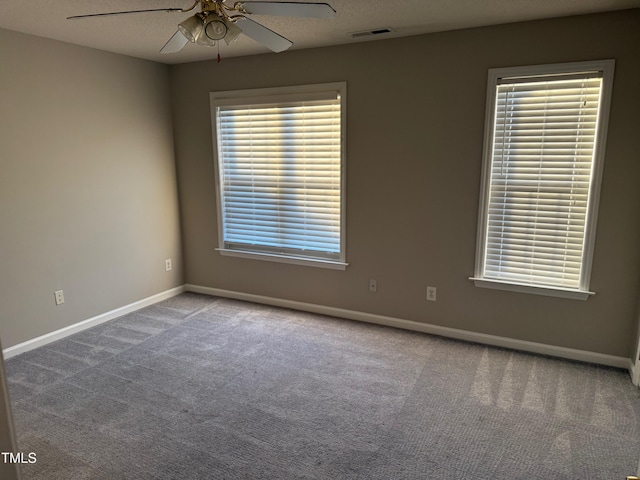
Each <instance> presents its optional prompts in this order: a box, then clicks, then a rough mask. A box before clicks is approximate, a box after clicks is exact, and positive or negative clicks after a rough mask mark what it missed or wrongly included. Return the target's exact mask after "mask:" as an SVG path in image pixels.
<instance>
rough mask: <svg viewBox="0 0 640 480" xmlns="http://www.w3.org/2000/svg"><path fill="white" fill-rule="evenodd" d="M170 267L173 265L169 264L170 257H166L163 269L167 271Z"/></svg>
mask: <svg viewBox="0 0 640 480" xmlns="http://www.w3.org/2000/svg"><path fill="white" fill-rule="evenodd" d="M172 268H173V266H172V265H171V259H170V258H167V259H166V260H165V261H164V269H165V270H166V271H167V272H170V271H171V269H172Z"/></svg>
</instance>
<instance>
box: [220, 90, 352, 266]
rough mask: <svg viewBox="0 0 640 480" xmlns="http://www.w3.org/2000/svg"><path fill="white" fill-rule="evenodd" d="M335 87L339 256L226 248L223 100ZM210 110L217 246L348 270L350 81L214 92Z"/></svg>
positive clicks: (269, 98)
mask: <svg viewBox="0 0 640 480" xmlns="http://www.w3.org/2000/svg"><path fill="white" fill-rule="evenodd" d="M328 91H335V92H337V94H338V96H339V97H338V98H339V101H340V241H339V243H340V252H339V255H338V256H337V258H336V259H328V258H318V257H316V256H313V255H310V256H307V255H304V250H300V254H297V253H296V254H289V253H281V252H269V251H265V250H263V251H259V250H252V249H251V248H250V246H249V245H248V246H247V247H248V248H247V249H240V248H233V249H230V248H226V246H225V243H226V241H225V238H224V218H223V201H222V200H223V189H222V187H221V179H222V168H223V167H222V165H221V162H220V161H219V153H218V150H219V143H218V122H217V107H218V106H219V105H220V104H221V103H222V104H224V103H227V104H229V103H230V102H233V100H234V99H235V100H237V101H238V102H239V103H240V104H242V103H246V104H247V105H249V104H252V103H254V104H255V103H269V102H273V101H286V100H290V99H296V100H298V99H305V97H306V96H308V97H309V99H313V98H314V94H319V93H324V92H328ZM209 100H210V111H211V122H212V129H211V131H212V141H213V158H214V170H215V188H216V203H217V207H216V208H217V217H218V218H217V226H218V247H216V248H215V250H216V251H218V252H219V253H220V254H221V255H223V256H230V257H239V258H248V259H255V260H265V261H270V262H280V263H289V264H295V265H304V266H311V267H320V268H329V269H334V270H345V269H346V268H347V266H348V265H349V264H348V263H347V262H346V123H347V122H346V110H347V108H346V107H347V83H346V82H331V83H321V84H311V85H296V86H286V87H270V88H257V89H247V90H227V91H219V92H210V94H209Z"/></svg>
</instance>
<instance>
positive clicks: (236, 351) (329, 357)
mask: <svg viewBox="0 0 640 480" xmlns="http://www.w3.org/2000/svg"><path fill="white" fill-rule="evenodd" d="M7 370H8V376H9V385H10V394H11V397H12V400H13V407H14V416H15V422H16V429H17V434H18V442H19V446H20V449H21V450H22V451H23V452H35V453H36V454H37V462H36V463H35V464H31V465H24V466H23V468H22V471H23V476H24V478H25V479H46V480H55V479H64V480H69V479H73V480H75V479H85V478H86V479H105V480H107V479H108V480H119V479H136V480H138V479H278V480H284V479H294V478H300V479H323V480H325V479H343V478H344V479H362V480H373V479H392V480H395V479H421V480H424V479H434V480H435V479H469V480H481V479H486V480H496V479H509V480H513V479H527V480H533V479H541V480H563V479H567V480H575V479H577V478H580V479H582V478H584V479H594V480H595V479H603V480H604V479H607V480H609V479H611V480H613V479H623V478H625V476H626V475H630V474H634V473H635V472H636V469H637V465H638V458H639V457H640V434H639V433H640V390H639V389H638V388H636V387H633V385H632V384H631V382H630V380H629V376H628V373H627V372H624V371H621V370H616V369H611V368H605V367H598V366H593V365H586V364H581V363H574V362H567V361H562V360H557V359H552V358H547V357H542V356H537V355H529V354H524V353H517V352H513V351H509V350H504V349H498V348H491V347H486V346H482V345H476V344H471V343H465V342H458V341H454V340H448V339H445V338H440V337H434V336H428V335H424V334H419V333H414V332H407V331H402V330H396V329H391V328H385V327H379V326H374V325H367V324H363V323H357V322H350V321H346V320H339V319H334V318H329V317H323V316H319V315H312V314H306V313H300V312H294V311H290V310H284V309H278V308H271V307H266V306H260V305H253V304H249V303H243V302H238V301H232V300H227V299H218V298H214V297H207V296H201V295H196V294H183V295H180V296H178V297H175V298H172V299H170V300H167V301H164V302H161V303H159V304H156V305H153V306H151V307H148V308H145V309H143V310H140V311H138V312H136V313H133V314H130V315H126V316H123V317H121V318H119V319H116V320H113V321H111V322H108V323H105V324H102V325H100V326H98V327H95V328H92V329H90V330H86V331H84V332H82V333H78V334H76V335H73V336H71V337H67V338H65V339H63V340H61V341H58V342H56V343H53V344H49V345H47V346H46V347H42V348H39V349H37V350H33V351H31V352H27V353H25V354H23V355H20V356H18V357H14V358H12V359H10V360H9V361H8V362H7Z"/></svg>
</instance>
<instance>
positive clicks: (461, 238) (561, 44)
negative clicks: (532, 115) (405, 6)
mask: <svg viewBox="0 0 640 480" xmlns="http://www.w3.org/2000/svg"><path fill="white" fill-rule="evenodd" d="M639 45H640V10H637V9H636V10H629V11H621V12H616V13H610V14H602V15H589V16H581V17H569V18H562V19H553V20H545V21H536V22H527V23H521V24H511V25H503V26H496V27H488V28H479V29H471V30H464V31H456V32H446V33H438V34H433V35H425V36H417V37H411V38H403V39H391V40H383V41H376V42H369V43H362V44H355V45H348V46H338V47H329V48H321V49H314V50H303V51H291V52H285V53H282V54H278V55H260V56H253V57H244V58H229V59H223V61H222V63H220V64H216V63H215V62H200V63H192V64H184V65H177V66H173V67H171V91H172V102H173V108H174V117H173V118H174V125H175V126H174V128H175V134H176V135H175V143H176V156H177V165H178V178H179V191H180V200H181V215H182V222H183V244H184V251H185V280H186V282H187V283H190V284H195V285H201V286H205V287H214V288H221V289H227V290H232V291H239V292H246V293H251V294H259V295H266V296H271V297H277V298H283V299H291V300H296V301H301V302H309V303H315V304H322V305H327V306H332V307H338V308H345V309H350V310H356V311H363V312H370V313H375V314H381V315H388V316H392V317H397V318H403V319H408V320H414V321H418V322H427V323H431V324H436V325H443V326H447V327H453V328H457V329H464V330H470V331H474V332H481V333H487V334H493V335H499V336H505V337H510V338H515V339H521V340H528V341H533V342H541V343H545V344H551V345H559V346H564V347H569V348H577V349H583V350H587V351H593V352H600V353H605V354H611V355H617V356H630V355H631V352H632V349H633V333H634V328H635V322H636V321H637V317H636V305H637V296H638V291H639V266H640V258H639V253H640V252H639V251H638V248H637V245H639V244H640V188H638V179H639V178H640V162H639V161H638V152H639V151H640V135H639V134H638V132H640V117H638V112H639V111H640V95H639V93H638V78H640V50H639V47H638V46H639ZM607 58H614V59H615V60H616V72H615V80H614V91H613V100H612V106H611V120H610V125H609V136H608V144H607V152H606V161H605V167H604V180H603V187H602V194H601V204H600V217H599V221H598V231H597V232H598V233H597V239H596V246H595V257H594V263H593V273H592V284H591V287H592V289H593V290H595V291H596V292H597V295H595V297H593V298H591V299H589V300H588V301H577V300H567V299H558V298H549V297H542V296H533V295H526V294H520V293H511V292H504V291H496V290H487V289H480V288H476V287H474V286H473V284H472V282H470V281H469V280H468V277H469V276H471V275H472V274H473V269H474V256H475V239H476V224H477V211H478V194H479V182H480V170H481V163H482V140H483V129H484V113H485V95H486V78H487V70H488V69H489V68H491V67H504V66H515V65H532V64H542V63H555V62H568V61H583V60H592V59H607ZM343 80H345V81H347V82H348V94H347V99H348V100H347V101H348V110H347V116H348V124H347V151H348V153H347V200H346V201H347V261H348V262H349V263H350V266H349V267H348V268H347V270H346V271H344V272H342V271H332V270H324V269H318V268H310V267H302V266H296V265H285V264H277V263H270V262H261V261H256V260H248V259H239V258H232V257H222V256H220V255H219V254H218V253H216V252H215V251H214V248H215V247H216V246H217V221H216V205H215V192H214V172H213V161H212V142H211V121H210V113H209V103H208V94H209V92H210V91H215V90H234V89H242V88H259V87H270V86H281V85H299V84H309V83H320V82H333V81H343ZM370 278H375V279H377V280H378V292H377V293H375V294H372V293H369V292H368V290H367V281H368V279H370ZM427 285H432V286H436V287H437V288H438V301H437V302H435V303H433V302H427V301H426V300H425V294H426V287H427Z"/></svg>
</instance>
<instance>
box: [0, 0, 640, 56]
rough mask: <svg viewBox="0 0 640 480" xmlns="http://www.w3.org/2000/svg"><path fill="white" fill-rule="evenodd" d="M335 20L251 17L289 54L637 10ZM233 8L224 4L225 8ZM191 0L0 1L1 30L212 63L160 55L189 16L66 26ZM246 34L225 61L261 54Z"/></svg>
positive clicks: (370, 15)
mask: <svg viewBox="0 0 640 480" xmlns="http://www.w3.org/2000/svg"><path fill="white" fill-rule="evenodd" d="M326 1H327V3H329V4H330V5H331V6H332V7H333V8H334V9H335V10H336V11H337V14H336V16H335V17H334V18H332V19H329V20H326V19H302V18H284V17H270V16H269V17H268V16H258V15H253V16H252V17H251V18H252V19H253V20H255V21H257V22H259V23H262V24H263V25H265V26H267V27H269V28H270V29H272V30H275V31H276V32H278V33H280V34H281V35H283V36H285V37H287V38H288V39H290V40H291V41H293V43H294V45H293V47H291V48H292V49H301V48H311V47H319V46H326V45H338V44H344V43H354V42H362V41H368V40H374V39H380V38H389V37H402V36H409V35H416V34H422V33H429V32H438V31H445V30H456V29H461V28H468V27H476V26H484V25H495V24H500V23H512V22H519V21H524V20H535V19H542V18H551V17H562V16H568V15H579V14H585V13H595V12H604V11H610V10H622V9H627V8H636V7H640V0H395V1H392V2H388V1H384V0H326ZM231 3H233V2H229V4H231ZM191 5H192V1H189V0H186V1H185V0H57V1H55V2H51V1H49V0H29V1H25V0H1V5H0V28H6V29H9V30H16V31H19V32H24V33H30V34H33V35H38V36H41V37H47V38H52V39H56V40H62V41H65V42H69V43H73V44H77V45H84V46H88V47H93V48H97V49H101V50H106V51H110V52H116V53H121V54H125V55H131V56H134V57H139V58H145V59H149V60H154V61H158V62H162V63H169V64H174V63H184V62H193V61H198V60H208V59H213V58H215V57H216V55H217V53H218V50H217V47H214V48H207V47H202V46H199V45H193V44H188V45H187V46H186V47H185V48H184V50H183V51H182V52H179V53H173V54H164V55H162V54H160V53H159V50H160V49H161V48H162V46H163V45H164V43H165V42H166V41H167V40H168V39H169V37H171V35H173V33H174V32H175V31H176V25H177V24H178V23H179V22H181V21H182V20H184V19H185V18H187V17H188V16H190V15H192V14H193V12H192V13H173V12H172V13H167V12H152V13H138V14H131V15H118V16H109V17H98V18H88V19H83V20H67V19H66V17H68V16H71V15H83V14H88V13H102V12H110V11H121V10H132V9H135V10H137V9H146V8H165V7H167V8H168V7H179V8H189V7H190V6H191ZM380 28H390V29H392V30H393V31H392V32H391V33H387V34H383V35H378V36H375V37H371V36H369V37H360V38H357V39H352V38H351V35H350V34H351V33H353V32H360V31H364V30H375V29H380ZM267 52H269V50H267V49H266V48H265V47H263V46H261V45H259V44H257V43H256V42H254V41H253V40H251V39H249V38H247V37H246V36H241V37H240V38H239V39H238V40H237V41H236V42H235V43H233V44H232V45H231V46H227V45H225V44H224V42H223V43H222V45H221V46H220V54H221V55H222V56H223V57H234V56H241V55H254V54H259V53H267Z"/></svg>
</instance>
